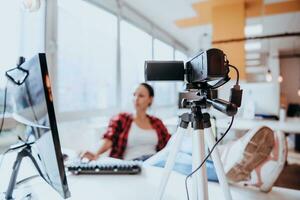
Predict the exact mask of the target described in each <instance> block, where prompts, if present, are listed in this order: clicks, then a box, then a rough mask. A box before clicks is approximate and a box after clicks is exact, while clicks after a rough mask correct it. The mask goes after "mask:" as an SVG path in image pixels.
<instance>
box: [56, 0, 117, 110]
mask: <svg viewBox="0 0 300 200" xmlns="http://www.w3.org/2000/svg"><path fill="white" fill-rule="evenodd" d="M58 3H59V4H58V5H59V8H58V39H57V45H58V53H57V55H58V56H57V65H58V66H57V82H58V86H57V88H58V108H59V111H60V112H64V111H82V110H94V109H104V108H109V107H115V106H116V60H117V59H116V48H117V18H116V16H114V15H112V14H110V13H108V12H106V11H104V10H101V9H99V8H97V7H95V6H93V5H92V4H89V3H87V2H83V1H79V0H75V1H74V0H59V1H58ZM108 24H109V25H108Z"/></svg>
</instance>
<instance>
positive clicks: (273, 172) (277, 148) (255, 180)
mask: <svg viewBox="0 0 300 200" xmlns="http://www.w3.org/2000/svg"><path fill="white" fill-rule="evenodd" d="M274 135H275V141H274V147H273V150H272V152H271V154H270V155H269V156H268V158H267V159H266V160H265V161H264V162H262V163H261V164H260V165H259V166H257V167H256V168H255V169H254V170H253V171H252V173H251V179H250V180H249V181H246V182H244V183H243V184H244V185H251V186H255V187H258V188H259V189H260V191H262V192H269V191H271V190H272V186H273V185H274V183H275V181H276V180H277V178H278V177H279V175H280V173H281V171H282V170H283V167H284V165H285V162H286V159H287V141H286V138H285V136H284V133H282V132H279V131H278V132H275V133H274Z"/></svg>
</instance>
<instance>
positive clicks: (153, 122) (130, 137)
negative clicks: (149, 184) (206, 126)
mask: <svg viewBox="0 0 300 200" xmlns="http://www.w3.org/2000/svg"><path fill="white" fill-rule="evenodd" d="M133 95H134V108H135V113H134V114H131V113H120V114H118V115H117V116H115V117H114V118H113V119H111V121H110V123H109V126H108V129H107V131H106V132H105V134H104V136H103V139H104V143H103V145H102V146H101V147H100V148H99V150H98V151H97V152H96V153H92V152H89V151H87V152H85V153H84V154H83V156H82V157H84V158H87V159H89V160H96V159H98V158H99V156H100V155H101V154H103V153H104V152H106V151H108V150H110V154H109V156H110V157H114V158H119V159H125V160H132V159H141V160H145V159H146V158H148V157H150V156H151V155H153V154H155V153H156V152H157V151H159V150H161V149H163V148H164V147H165V145H166V144H167V142H168V140H169V139H170V134H169V132H168V130H167V129H166V127H165V126H164V124H163V123H162V121H161V120H160V119H158V118H156V117H154V116H150V115H148V114H147V109H148V108H149V107H150V106H151V104H152V102H153V98H154V90H153V88H152V87H151V86H150V85H149V84H147V83H141V84H140V85H139V86H138V88H137V89H136V90H135V92H134V94H133Z"/></svg>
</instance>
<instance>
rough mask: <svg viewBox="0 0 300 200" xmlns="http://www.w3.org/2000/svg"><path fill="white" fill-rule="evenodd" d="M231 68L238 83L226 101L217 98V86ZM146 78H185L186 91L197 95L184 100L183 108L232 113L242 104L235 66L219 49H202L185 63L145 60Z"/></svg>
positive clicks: (226, 76) (156, 79)
mask: <svg viewBox="0 0 300 200" xmlns="http://www.w3.org/2000/svg"><path fill="white" fill-rule="evenodd" d="M230 67H232V68H234V69H235V70H236V73H237V82H236V84H235V85H234V87H233V88H232V89H231V95H230V100H229V101H225V100H222V99H218V98H217V95H216V89H217V88H219V87H220V86H222V85H224V84H225V83H227V82H228V81H229V80H230V77H229V75H228V74H229V71H230V70H229V68H230ZM145 80H146V81H184V82H185V83H186V91H188V92H195V94H196V97H195V95H193V96H194V97H193V98H192V99H183V101H182V102H181V105H182V106H183V107H190V106H193V105H198V106H200V107H202V108H207V107H209V106H213V107H214V108H215V109H217V110H219V111H221V112H222V113H224V114H226V115H228V116H234V115H235V114H236V112H237V109H238V107H240V106H241V101H242V90H241V89H240V86H239V72H238V69H237V68H236V67H234V66H233V65H230V64H229V61H228V60H227V57H226V55H225V54H224V52H223V51H222V50H220V49H216V48H213V49H209V50H207V51H202V52H200V53H198V54H197V55H196V56H194V57H192V58H191V59H189V60H188V61H187V62H186V63H185V64H184V62H183V61H145ZM211 82H213V84H211ZM190 94H191V93H190ZM179 107H180V106H179Z"/></svg>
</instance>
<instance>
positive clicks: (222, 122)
mask: <svg viewBox="0 0 300 200" xmlns="http://www.w3.org/2000/svg"><path fill="white" fill-rule="evenodd" d="M230 120H231V119H230V118H223V119H217V120H216V126H217V128H224V129H226V128H227V127H228V125H229V123H230ZM255 126H268V127H270V128H271V129H273V130H275V131H282V132H286V133H295V134H300V118H287V119H286V120H285V121H276V120H265V119H264V120H263V119H251V120H249V119H241V118H235V119H234V122H233V125H232V128H233V129H237V130H249V129H251V128H253V127H255Z"/></svg>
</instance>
